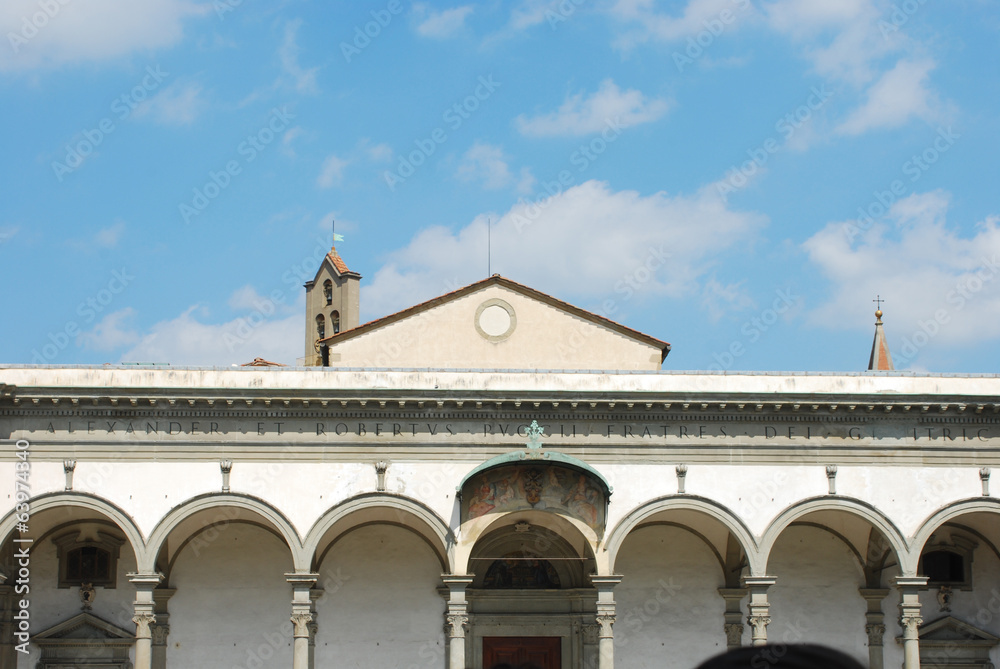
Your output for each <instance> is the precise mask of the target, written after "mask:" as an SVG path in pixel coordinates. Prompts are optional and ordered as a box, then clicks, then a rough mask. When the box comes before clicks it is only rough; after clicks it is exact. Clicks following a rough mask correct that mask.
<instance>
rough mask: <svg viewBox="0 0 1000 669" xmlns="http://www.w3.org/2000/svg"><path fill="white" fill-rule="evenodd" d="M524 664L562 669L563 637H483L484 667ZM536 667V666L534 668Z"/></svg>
mask: <svg viewBox="0 0 1000 669" xmlns="http://www.w3.org/2000/svg"><path fill="white" fill-rule="evenodd" d="M498 664H509V665H510V666H511V667H512V669H517V668H518V667H519V666H521V665H522V664H530V665H537V666H538V669H562V639H561V638H560V637H557V636H524V637H507V636H493V637H483V669H493V668H494V667H496V666H497V665H498ZM532 669H534V668H532Z"/></svg>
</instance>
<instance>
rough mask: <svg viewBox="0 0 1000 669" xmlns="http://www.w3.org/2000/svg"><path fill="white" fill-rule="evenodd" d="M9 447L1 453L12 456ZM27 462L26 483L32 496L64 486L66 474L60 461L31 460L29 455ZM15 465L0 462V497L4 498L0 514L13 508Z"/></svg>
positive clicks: (60, 488)
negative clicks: (28, 468)
mask: <svg viewBox="0 0 1000 669" xmlns="http://www.w3.org/2000/svg"><path fill="white" fill-rule="evenodd" d="M9 448H10V449H11V450H10V452H9V453H4V454H3V455H4V456H10V458H13V457H14V455H13V452H14V450H13V446H10V447H9ZM29 463H30V464H31V469H30V470H29V471H28V485H29V486H31V495H32V497H37V496H38V495H42V494H45V493H47V492H54V491H62V490H63V489H64V488H65V487H66V476H65V475H64V474H63V467H62V463H61V462H60V463H57V462H39V461H37V460H31V458H30V455H29ZM15 466H16V465H15V463H14V462H13V461H11V462H2V463H0V499H2V500H4V503H3V510H2V511H0V516H2V515H4V514H6V513H7V512H8V511H9V510H11V509H13V508H14V493H15V491H16V490H17V488H16V487H15V480H16V479H15V475H16V474H17V471H16V470H15Z"/></svg>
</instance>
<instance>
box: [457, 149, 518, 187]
mask: <svg viewBox="0 0 1000 669" xmlns="http://www.w3.org/2000/svg"><path fill="white" fill-rule="evenodd" d="M455 175H456V176H457V177H458V178H459V179H461V180H462V181H482V182H483V187H484V188H487V189H491V190H495V189H498V188H503V187H505V186H508V185H510V183H511V182H512V181H513V180H514V177H513V176H512V175H511V173H510V169H509V168H508V167H507V157H506V156H505V155H504V152H503V149H502V148H500V147H499V146H493V145H492V144H485V143H483V142H479V141H477V142H476V143H475V144H473V145H472V146H471V147H470V148H469V150H468V151H466V152H465V154H464V155H463V156H462V162H460V163H459V164H458V169H457V170H456V172H455Z"/></svg>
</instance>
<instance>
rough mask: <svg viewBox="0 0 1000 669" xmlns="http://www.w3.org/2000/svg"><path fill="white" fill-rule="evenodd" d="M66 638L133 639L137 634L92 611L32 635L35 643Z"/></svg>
mask: <svg viewBox="0 0 1000 669" xmlns="http://www.w3.org/2000/svg"><path fill="white" fill-rule="evenodd" d="M64 639H73V640H82V639H122V640H125V641H132V640H134V639H135V635H134V634H133V633H132V632H129V631H127V630H123V629H121V628H120V627H117V626H115V625H112V624H111V623H109V622H108V621H106V620H102V619H101V618H98V617H97V616H95V615H94V614H92V613H87V612H84V613H79V614H77V615H75V616H73V617H72V618H70V619H69V620H64V621H63V622H61V623H59V624H58V625H55V626H53V627H50V628H49V629H47V630H45V631H44V632H39V633H38V634H35V635H34V636H33V637H32V641H34V642H35V643H38V642H40V641H41V642H44V641H56V640H64Z"/></svg>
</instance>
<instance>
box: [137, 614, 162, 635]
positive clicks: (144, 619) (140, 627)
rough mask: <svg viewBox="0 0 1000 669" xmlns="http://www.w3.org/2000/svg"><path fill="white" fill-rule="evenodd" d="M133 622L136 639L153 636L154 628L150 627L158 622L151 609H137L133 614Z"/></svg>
mask: <svg viewBox="0 0 1000 669" xmlns="http://www.w3.org/2000/svg"><path fill="white" fill-rule="evenodd" d="M132 622H134V623H135V638H136V639H149V638H151V637H152V630H151V629H150V628H151V627H152V625H153V623H155V622H156V616H155V615H154V614H153V613H152V612H151V611H136V612H135V615H134V616H132Z"/></svg>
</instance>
